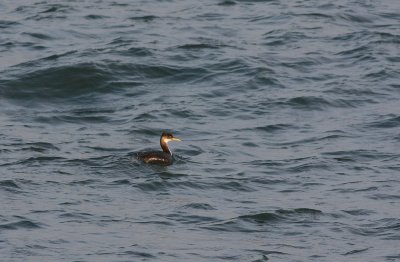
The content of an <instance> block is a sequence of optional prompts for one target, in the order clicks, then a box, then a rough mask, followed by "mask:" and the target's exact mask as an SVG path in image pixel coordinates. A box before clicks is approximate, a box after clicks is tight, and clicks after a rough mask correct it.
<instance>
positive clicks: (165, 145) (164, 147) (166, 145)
mask: <svg viewBox="0 0 400 262" xmlns="http://www.w3.org/2000/svg"><path fill="white" fill-rule="evenodd" d="M160 145H161V148H162V150H163V152H165V153H167V154H170V155H172V153H171V150H169V147H168V143H167V142H165V141H164V140H163V139H160Z"/></svg>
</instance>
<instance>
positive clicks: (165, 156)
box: [137, 133, 181, 166]
mask: <svg viewBox="0 0 400 262" xmlns="http://www.w3.org/2000/svg"><path fill="white" fill-rule="evenodd" d="M170 141H181V140H180V139H179V138H176V137H174V136H173V135H172V134H169V133H162V135H161V137H160V145H161V148H162V151H150V152H139V153H138V155H137V157H138V159H140V160H142V161H143V162H145V163H146V164H155V165H161V166H168V165H171V164H172V152H171V150H170V149H169V147H168V142H170Z"/></svg>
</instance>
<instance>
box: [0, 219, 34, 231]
mask: <svg viewBox="0 0 400 262" xmlns="http://www.w3.org/2000/svg"><path fill="white" fill-rule="evenodd" d="M37 228H41V226H39V224H37V223H35V222H33V221H30V220H20V221H17V222H12V223H7V224H1V225H0V230H1V229H8V230H18V229H37Z"/></svg>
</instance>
